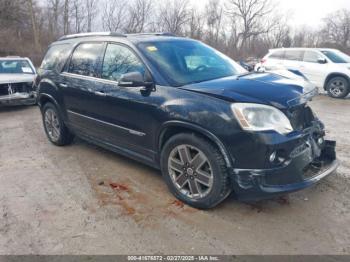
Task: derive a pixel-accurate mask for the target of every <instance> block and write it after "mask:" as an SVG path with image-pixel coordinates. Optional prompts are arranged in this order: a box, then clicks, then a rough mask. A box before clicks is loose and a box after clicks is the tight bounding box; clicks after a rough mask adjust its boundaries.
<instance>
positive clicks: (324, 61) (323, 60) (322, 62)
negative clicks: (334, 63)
mask: <svg viewBox="0 0 350 262" xmlns="http://www.w3.org/2000/svg"><path fill="white" fill-rule="evenodd" d="M317 62H318V63H319V64H327V59H326V58H322V57H320V58H318V59H317Z"/></svg>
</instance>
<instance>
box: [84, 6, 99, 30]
mask: <svg viewBox="0 0 350 262" xmlns="http://www.w3.org/2000/svg"><path fill="white" fill-rule="evenodd" d="M85 2H86V9H85V10H86V20H87V31H88V32H91V31H92V22H93V20H94V19H95V17H96V15H97V13H98V9H97V1H96V0H85Z"/></svg>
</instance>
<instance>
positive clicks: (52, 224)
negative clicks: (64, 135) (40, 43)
mask: <svg viewBox="0 0 350 262" xmlns="http://www.w3.org/2000/svg"><path fill="white" fill-rule="evenodd" d="M311 104H312V107H313V108H314V110H315V111H316V112H317V114H318V115H319V117H320V118H321V119H322V120H323V121H324V123H325V124H326V126H327V135H328V137H329V138H332V139H336V140H337V142H338V149H337V152H338V157H339V159H340V161H341V166H340V168H339V169H338V172H337V173H335V174H334V175H332V176H330V177H328V178H327V179H325V180H323V181H322V182H321V183H320V184H318V185H317V186H315V187H312V188H309V189H306V190H304V191H301V192H297V193H294V194H291V195H289V196H286V197H282V198H278V199H275V200H268V201H263V202H258V203H256V204H249V205H248V204H244V203H240V202H238V201H236V200H235V199H234V198H233V197H229V198H228V199H227V200H226V201H225V202H224V203H223V204H222V205H220V206H219V207H217V208H215V209H212V210H210V211H199V210H195V209H192V208H190V207H187V206H183V205H182V204H181V203H180V202H178V201H176V200H175V199H174V198H173V197H172V195H171V194H170V193H169V192H168V190H167V188H166V186H165V184H164V183H163V181H162V178H161V176H160V173H159V172H158V171H156V170H153V169H151V168H149V167H147V166H144V165H142V164H139V163H137V162H134V161H132V160H129V159H127V158H124V157H121V156H119V155H117V154H114V153H111V152H108V151H106V150H103V149H100V148H98V147H96V146H93V145H90V144H88V143H86V142H84V141H82V140H78V139H77V140H76V141H75V142H74V143H73V144H72V145H71V146H67V147H63V148H60V147H55V146H53V145H52V144H50V143H49V142H48V141H47V139H46V137H45V135H44V131H43V128H42V124H41V116H40V113H39V109H38V108H37V107H17V108H1V109H0V254H130V253H131V254H151V253H152V254H154V253H156V254H163V253H164V254H169V253H170V254H177V255H180V254H203V253H205V254H350V174H349V169H350V159H349V154H350V153H349V151H350V131H349V130H350V129H349V127H350V99H345V100H336V99H331V98H329V97H327V96H324V95H321V96H319V97H317V98H316V99H315V100H314V101H313V102H312V103H311Z"/></svg>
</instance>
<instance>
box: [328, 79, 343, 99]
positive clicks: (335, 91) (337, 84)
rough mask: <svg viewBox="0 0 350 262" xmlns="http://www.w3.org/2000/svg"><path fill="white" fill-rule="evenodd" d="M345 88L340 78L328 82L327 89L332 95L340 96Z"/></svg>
mask: <svg viewBox="0 0 350 262" xmlns="http://www.w3.org/2000/svg"><path fill="white" fill-rule="evenodd" d="M344 90H345V83H344V81H342V80H334V81H332V82H331V84H330V88H329V91H330V92H331V93H332V95H333V96H341V95H342V94H343V92H344Z"/></svg>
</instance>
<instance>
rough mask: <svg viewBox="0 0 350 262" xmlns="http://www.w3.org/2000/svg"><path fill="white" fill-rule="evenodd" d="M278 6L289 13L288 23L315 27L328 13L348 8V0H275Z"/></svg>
mask: <svg viewBox="0 0 350 262" xmlns="http://www.w3.org/2000/svg"><path fill="white" fill-rule="evenodd" d="M275 1H276V2H277V3H278V4H279V7H280V8H281V9H282V10H283V11H284V12H287V13H288V14H289V15H291V19H290V23H291V24H295V25H296V26H300V25H304V24H306V25H309V26H311V27H317V26H319V25H320V23H321V22H322V18H323V17H325V16H326V15H327V14H328V13H330V12H334V11H336V10H338V9H340V8H347V9H349V10H350V0H275Z"/></svg>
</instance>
